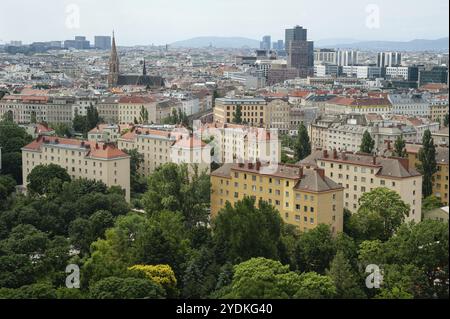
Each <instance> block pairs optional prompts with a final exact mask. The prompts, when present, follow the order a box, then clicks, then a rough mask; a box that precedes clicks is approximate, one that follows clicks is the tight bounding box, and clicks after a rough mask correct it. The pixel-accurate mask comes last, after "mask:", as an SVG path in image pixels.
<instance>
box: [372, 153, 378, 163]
mask: <svg viewBox="0 0 450 319" xmlns="http://www.w3.org/2000/svg"><path fill="white" fill-rule="evenodd" d="M372 164H373V165H377V157H376V155H373V156H372Z"/></svg>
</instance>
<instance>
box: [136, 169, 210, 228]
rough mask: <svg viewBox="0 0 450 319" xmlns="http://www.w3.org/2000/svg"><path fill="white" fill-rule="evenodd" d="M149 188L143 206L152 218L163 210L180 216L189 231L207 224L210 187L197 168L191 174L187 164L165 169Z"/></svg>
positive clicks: (150, 182)
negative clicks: (201, 223) (199, 224)
mask: <svg viewBox="0 0 450 319" xmlns="http://www.w3.org/2000/svg"><path fill="white" fill-rule="evenodd" d="M147 186H148V190H147V192H146V193H145V194H144V195H143V197H142V203H143V205H144V207H145V210H146V211H147V213H148V214H149V215H151V214H153V213H155V212H160V211H163V210H169V211H174V212H181V213H182V214H183V216H184V219H185V222H186V224H187V225H188V226H189V227H193V226H195V225H197V224H198V223H200V222H203V223H205V222H206V221H207V218H208V206H209V203H210V193H211V191H210V187H211V184H210V180H209V176H208V175H207V174H206V172H199V170H198V166H195V165H194V166H192V172H191V174H189V170H188V166H187V164H182V165H176V164H173V163H168V164H165V165H162V166H160V167H158V168H157V169H156V171H155V172H154V173H153V174H152V175H151V176H150V178H149V179H148V185H147Z"/></svg>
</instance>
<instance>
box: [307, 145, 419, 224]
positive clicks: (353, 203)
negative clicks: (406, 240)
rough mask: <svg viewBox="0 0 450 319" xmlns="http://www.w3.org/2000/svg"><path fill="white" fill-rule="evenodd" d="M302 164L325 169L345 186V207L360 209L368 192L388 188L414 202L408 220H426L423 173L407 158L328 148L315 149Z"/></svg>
mask: <svg viewBox="0 0 450 319" xmlns="http://www.w3.org/2000/svg"><path fill="white" fill-rule="evenodd" d="M300 163H301V164H303V165H305V166H307V167H319V168H321V169H324V170H325V175H326V176H327V177H328V178H330V179H332V180H333V181H334V182H336V183H337V184H339V185H341V186H343V187H344V208H346V209H348V210H350V211H351V212H356V211H357V210H358V208H359V199H360V198H361V196H362V195H363V194H364V193H366V192H370V191H372V190H373V189H375V188H377V187H385V188H388V189H390V190H393V191H395V192H397V193H398V194H399V195H400V197H401V198H402V200H403V201H404V202H405V203H406V204H409V205H410V212H409V216H408V217H407V218H406V220H407V221H411V220H414V221H416V222H420V221H421V219H422V216H421V212H422V175H421V174H420V173H419V172H417V170H416V169H415V168H414V167H412V166H411V165H409V161H408V160H407V159H400V158H393V157H391V158H387V157H377V156H371V155H367V154H359V153H349V152H337V151H336V150H334V151H332V152H328V151H327V150H324V151H313V152H312V154H311V155H310V156H308V157H307V158H305V159H304V160H303V161H301V162H300Z"/></svg>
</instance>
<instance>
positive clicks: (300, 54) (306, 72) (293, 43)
mask: <svg viewBox="0 0 450 319" xmlns="http://www.w3.org/2000/svg"><path fill="white" fill-rule="evenodd" d="M286 51H287V55H288V67H290V68H296V69H298V71H299V76H300V77H302V78H306V77H308V76H312V75H313V74H314V42H312V41H308V39H307V29H303V28H302V27H300V26H296V27H294V28H293V29H286Z"/></svg>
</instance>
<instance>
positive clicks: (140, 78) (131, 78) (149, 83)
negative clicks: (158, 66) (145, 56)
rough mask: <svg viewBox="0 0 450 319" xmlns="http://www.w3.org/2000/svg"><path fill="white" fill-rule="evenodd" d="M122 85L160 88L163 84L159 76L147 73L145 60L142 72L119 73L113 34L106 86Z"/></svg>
mask: <svg viewBox="0 0 450 319" xmlns="http://www.w3.org/2000/svg"><path fill="white" fill-rule="evenodd" d="M123 85H137V86H146V87H150V88H160V87H163V86H164V79H163V78H162V77H161V76H150V75H147V68H146V64H145V61H144V63H143V67H142V74H135V75H134V74H131V75H122V74H120V62H119V55H118V53H117V47H116V40H115V37H114V34H113V38H112V46H111V57H110V59H109V74H108V86H109V87H110V88H113V87H116V86H123Z"/></svg>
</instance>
